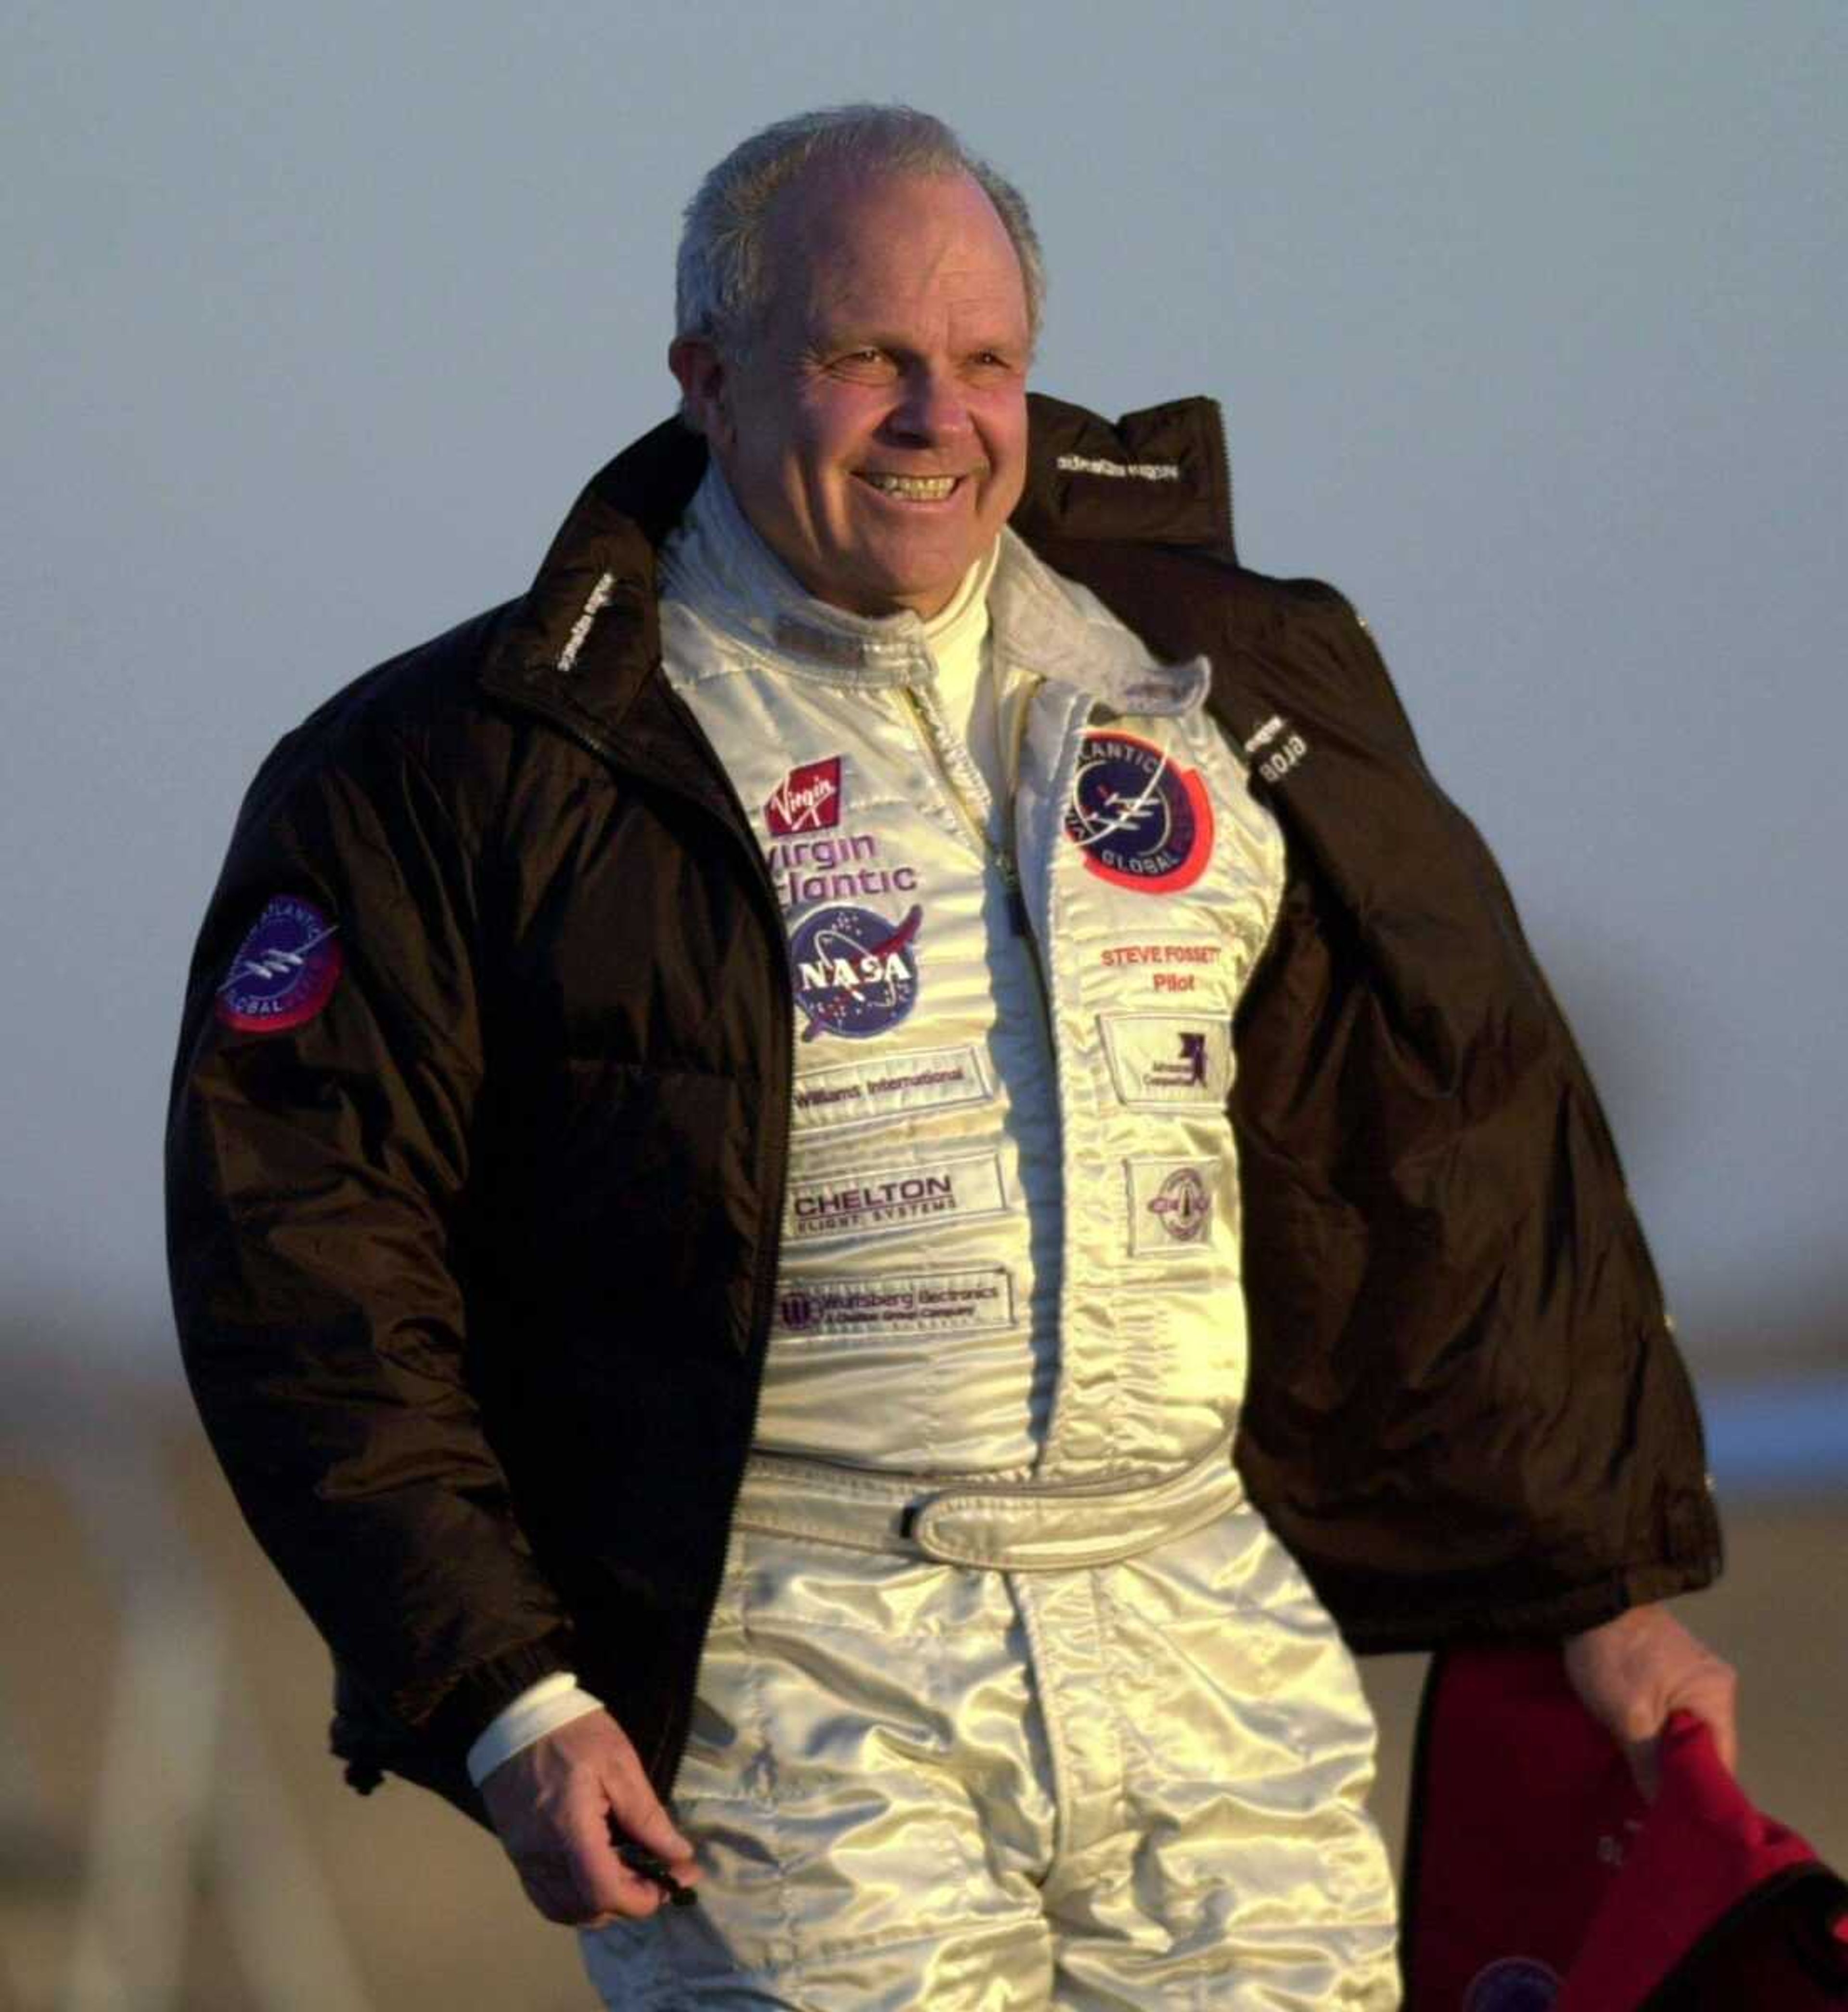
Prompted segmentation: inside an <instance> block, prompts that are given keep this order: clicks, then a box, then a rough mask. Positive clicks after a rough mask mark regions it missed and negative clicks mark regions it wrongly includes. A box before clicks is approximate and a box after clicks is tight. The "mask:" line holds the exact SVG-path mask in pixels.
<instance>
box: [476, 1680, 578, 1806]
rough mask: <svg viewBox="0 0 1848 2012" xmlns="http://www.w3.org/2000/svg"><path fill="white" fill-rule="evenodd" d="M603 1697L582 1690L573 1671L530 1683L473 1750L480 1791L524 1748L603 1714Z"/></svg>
mask: <svg viewBox="0 0 1848 2012" xmlns="http://www.w3.org/2000/svg"><path fill="white" fill-rule="evenodd" d="M602 1709H603V1700H602V1699H601V1698H594V1697H592V1696H591V1695H590V1693H589V1692H588V1691H583V1690H580V1689H578V1687H577V1678H576V1675H575V1674H574V1673H573V1671H569V1670H555V1671H553V1672H552V1674H551V1675H550V1676H549V1677H541V1678H540V1679H539V1681H538V1682H537V1683H536V1684H529V1685H528V1686H526V1689H524V1690H523V1691H522V1692H521V1693H520V1694H519V1696H518V1697H516V1699H515V1700H513V1702H512V1703H511V1704H509V1705H503V1706H502V1707H501V1710H500V1711H499V1713H498V1714H497V1715H496V1716H495V1717H494V1718H493V1719H491V1721H489V1723H488V1726H487V1731H486V1732H483V1734H482V1736H481V1737H480V1739H477V1740H476V1742H475V1743H474V1745H473V1746H471V1747H470V1748H469V1753H468V1767H469V1780H470V1781H472V1782H473V1783H474V1784H475V1785H476V1788H478V1789H479V1788H480V1786H481V1785H482V1783H483V1782H485V1781H486V1780H487V1778H488V1776H489V1775H491V1774H492V1773H493V1772H494V1770H495V1769H496V1768H498V1767H499V1766H500V1764H501V1762H502V1761H503V1760H511V1759H512V1757H513V1756H514V1755H515V1754H516V1753H519V1751H520V1750H521V1749H522V1748H523V1747H526V1746H531V1745H532V1744H533V1742H534V1741H535V1740H536V1739H544V1737H545V1736H546V1735H547V1734H548V1732H557V1731H558V1728H559V1727H560V1726H561V1725H569V1724H570V1722H571V1721H572V1720H573V1719H574V1718H583V1716H584V1714H585V1713H587V1712H591V1711H602Z"/></svg>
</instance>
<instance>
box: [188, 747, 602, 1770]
mask: <svg viewBox="0 0 1848 2012" xmlns="http://www.w3.org/2000/svg"><path fill="white" fill-rule="evenodd" d="M477 877H478V859H477V858H476V857H475V856H474V855H473V854H472V853H471V850H470V848H469V847H468V846H466V845H465V844H463V843H462V840H461V839H460V838H459V837H458V831H457V829H456V826H455V822H454V819H453V814H452V809H451V805H450V804H448V803H447V802H446V801H445V797H444V791H443V790H440V789H439V788H438V787H437V784H436V783H434V782H433V779H432V776H431V774H430V772H429V771H428V770H427V769H426V766H425V765H423V763H421V762H419V760H417V759H416V758H413V757H412V754H411V753H410V751H408V748H407V747H406V746H405V745H404V744H402V743H401V741H400V740H398V738H397V737H395V736H394V734H393V733H391V731H389V730H384V729H381V728H376V727H372V726H368V724H367V723H366V721H365V719H364V718H363V717H362V718H361V719H359V721H357V722H353V721H351V720H348V721H345V722H337V723H336V724H335V725H334V726H329V725H328V724H327V723H326V722H322V724H321V725H320V726H319V729H318V730H317V729H316V728H315V726H314V724H313V723H312V722H311V727H310V728H309V729H305V730H302V731H301V733H298V734H297V735H296V736H294V737H291V740H287V741H285V742H284V744H283V745H282V747H280V748H279V749H278V750H277V751H276V755H274V756H273V757H272V758H271V760H270V762H269V763H268V764H267V765H266V768H265V769H264V771H263V772H262V774H261V775H260V776H259V778H258V780H257V782H256V783H255V786H254V787H253V788H252V792H251V794H250V796H249V797H248V799H247V801H246V802H245V804H244V809H243V812H242V814H241V817H240V819H239V822H238V825H237V831H236V833H235V836H234V839H233V841H232V844H231V847H230V854H229V857H228V858H227V862H226V865H225V868H224V870H223V875H222V876H221V878H220V879H219V884H218V887H217V890H216V893H215V894H214V895H213V897H212V904H211V907H210V908H209V912H208V913H207V915H206V918H205V925H204V927H203V929H202V932H201V934H200V936H199V940H198V947H197V950H196V952H195V954H194V959H193V962H192V966H191V972H190V975H189V977H188V981H187V994H186V1004H185V1011H184V1025H183V1029H182V1033H181V1038H180V1052H179V1058H178V1061H177V1067H176V1072H175V1079H174V1085H173V1101H172V1106H171V1111H170V1115H169V1126H168V1134H167V1181H168V1239H169V1268H170V1274H171V1279H172V1285H173V1303H174V1307H175V1312H176V1316H177V1323H178V1327H179V1332H180V1344H181V1350H182V1354H183V1356H184V1361H185V1365H186V1369H187V1375H188V1378H189V1380H190V1382H191V1387H192V1389H193V1393H194V1397H195V1398H196V1400H197V1402H198V1407H199V1411H200V1414H201V1416H202V1418H203V1420H204V1422H205V1428H206V1430H207V1432H208V1433H209V1436H210V1438H211V1440H212V1445H213V1447H214V1448H215V1450H216V1453H217V1454H218V1457H219V1460H220V1461H221V1462H222V1463H223V1467H224V1469H225V1472H226V1473H227V1476H228V1477H229V1479H230V1483H231V1486H232V1488H233V1489H234V1492H235V1493H236V1495H237V1500H238V1502H239V1504H240V1505H241V1508H242V1510H243V1511H244V1515H245V1516H246V1518H248V1521H249V1523H250V1525H251V1527H252V1530H253V1531H254V1532H255V1535H256V1536H257V1538H258V1539H259V1542H260V1543H262V1546H263V1548H264V1549H265V1550H266V1552H267V1553H268V1554H269V1557H270V1558H271V1559H272V1560H273V1562H274V1563H275V1564H276V1567H277V1568H278V1569H279V1570H280V1571H281V1573H282V1574H283V1576H284V1579H287V1582H288V1583H289V1585H290V1586H291V1588H292V1589H293V1590H294V1593H295V1594H296V1596H297V1597H298V1599H299V1600H301V1604H302V1605H303V1606H304V1607H305V1608H306V1609H307V1611H308V1612H309V1615H310V1616H311V1618H312V1619H313V1621H314V1622H315V1625H316V1627H317V1628H318V1629H319V1630H320V1632H321V1633H322V1634H323V1636H325V1638H326V1640H327V1642H328V1643H329V1645H330V1647H331V1649H332V1650H333V1651H334V1656H335V1657H336V1660H337V1663H338V1664H340V1665H341V1669H342V1673H343V1679H344V1683H343V1688H347V1687H351V1688H352V1689H356V1690H357V1692H358V1693H360V1694H362V1695H363V1696H365V1697H366V1698H367V1699H368V1700H371V1701H375V1702H376V1703H377V1704H378V1705H380V1706H382V1707H384V1709H385V1711H387V1712H388V1713H389V1714H391V1715H392V1716H394V1717H395V1718H396V1719H397V1720H398V1721H401V1724H402V1725H404V1726H405V1727H407V1728H412V1729H414V1730H417V1731H420V1732H424V1733H426V1734H435V1735H437V1736H441V1738H442V1739H444V1742H445V1743H447V1744H448V1746H451V1747H452V1748H453V1749H455V1750H456V1751H458V1752H459V1750H460V1749H461V1748H462V1747H463V1746H466V1744H467V1742H468V1740H469V1739H471V1738H472V1737H473V1736H474V1734H475V1733H476V1732H479V1731H480V1728H481V1727H482V1726H483V1725H486V1724H487V1722H488V1721H489V1720H491V1718H493V1717H494V1714H495V1713H496V1712H497V1711H498V1710H499V1709H500V1708H501V1706H502V1705H504V1704H505V1703H506V1702H507V1701H508V1700H509V1699H511V1698H512V1697H514V1696H517V1695H518V1694H519V1693H520V1692H521V1691H522V1690H523V1689H525V1688H526V1686H528V1685H529V1684H530V1683H532V1682H533V1681H534V1680H536V1679H537V1678H540V1677H542V1676H544V1675H548V1674H550V1673H551V1671H555V1670H558V1669H561V1668H568V1667H569V1664H570V1655H569V1630H568V1627H567V1625H566V1617H565V1613H564V1611H563V1609H562V1604H561V1602H560V1600H559V1599H558V1595H557V1593H555V1590H554V1589H553V1588H552V1587H551V1585H549V1584H548V1581H547V1579H546V1578H545V1575H544V1573H543V1571H541V1570H540V1568H539V1566H538V1565H537V1563H536V1562H535V1560H534V1558H533V1554H532V1551H531V1548H530V1545H529V1543H528V1542H527V1540H526V1537H525V1536H524V1535H523V1532H522V1530H521V1529H520V1527H519V1523H518V1521H517V1520H516V1516H515V1514H514V1511H513V1507H512V1503H511V1501H510V1500H509V1493H508V1484H507V1480H506V1477H505V1474H504V1472H502V1469H501V1465H500V1464H499V1462H498V1460H497V1458H496V1457H495V1454H494V1450H493V1449H492V1447H491V1443H490V1441H489V1438H488V1436H487V1432H485V1431H484V1429H483V1417H482V1414H481V1410H480V1405H479V1404H478V1401H477V1396H476V1392H475V1390H474V1389H473V1388H472V1387H471V1375H470V1336H469V1332H468V1326H467V1321H466V1311H465V1309H466V1301H467V1290H466V1278H467V1269H468V1257H469V1217H470V1208H471V1196H472V1192H473V1189H472V1183H473V1174H474V1168H473V1165H472V1140H473V1132H474V1119H475V1115H476V1108H477V1104H478V1101H479V1099H480V1090H481V1084H482V1076H483V1025H482V1022H483V1007H482V990H483V988H482V985H481V983H480V972H481V968H482V961H483V956H484V951H483V944H482V940H481V925H480V917H479V906H478V901H477V890H476V881H477Z"/></svg>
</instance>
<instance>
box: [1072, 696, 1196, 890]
mask: <svg viewBox="0 0 1848 2012" xmlns="http://www.w3.org/2000/svg"><path fill="white" fill-rule="evenodd" d="M1065 836H1066V837H1068V839H1070V840H1072V842H1073V843H1074V844H1076V845H1077V846H1078V847H1079V849H1080V850H1081V851H1083V854H1084V863H1085V865H1086V867H1087V868H1089V869H1090V871H1091V872H1093V873H1095V874H1096V875H1097V876H1098V878H1099V879H1103V880H1108V881H1111V882H1112V883H1114V884H1115V886H1118V887H1133V888H1135V889H1136V890H1137V892H1138V893H1140V894H1178V893H1179V891H1180V890H1181V889H1183V887H1191V886H1193V883H1194V882H1195V881H1196V880H1197V879H1199V878H1200V875H1201V874H1202V873H1204V872H1205V871H1206V866H1207V862H1208V860H1209V859H1210V858H1211V857H1212V851H1213V807H1212V804H1211V802H1210V801H1209V800H1208V796H1207V793H1206V786H1205V784H1204V783H1202V782H1201V781H1200V775H1199V772H1198V771H1197V769H1183V768H1182V767H1181V766H1180V765H1179V764H1178V763H1177V762H1173V761H1171V760H1170V759H1169V758H1168V755H1166V754H1165V752H1164V751H1162V750H1161V748H1159V747H1155V746H1154V745H1153V744H1151V743H1150V742H1148V741H1147V740H1140V739H1139V738H1138V737H1136V735H1134V734H1133V733H1115V732H1114V731H1112V730H1110V729H1108V728H1092V729H1091V730H1089V731H1088V732H1087V733H1086V735H1085V737H1084V746H1083V750H1082V751H1081V752H1080V754H1079V758H1078V773H1077V774H1076V776H1074V777H1073V779H1072V797H1071V801H1070V802H1069V803H1068V804H1067V805H1066V807H1065Z"/></svg>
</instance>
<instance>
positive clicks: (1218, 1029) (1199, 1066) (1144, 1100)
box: [1097, 1013, 1232, 1111]
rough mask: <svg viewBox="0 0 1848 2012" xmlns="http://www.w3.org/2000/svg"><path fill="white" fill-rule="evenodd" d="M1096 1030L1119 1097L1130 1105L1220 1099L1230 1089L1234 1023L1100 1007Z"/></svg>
mask: <svg viewBox="0 0 1848 2012" xmlns="http://www.w3.org/2000/svg"><path fill="white" fill-rule="evenodd" d="M1097 1031H1098V1032H1099V1033H1101V1035H1102V1036H1103V1037H1104V1054H1105V1056H1106V1057H1107V1058H1108V1061H1109V1063H1110V1079H1111V1082H1112V1083H1114V1084H1115V1086H1116V1094H1117V1101H1118V1103H1119V1104H1123V1105H1125V1106H1126V1108H1129V1110H1131V1111H1160V1110H1162V1109H1165V1108H1168V1107H1169V1106H1171V1105H1174V1104H1200V1105H1218V1104H1224V1103H1225V1099H1226V1097H1227V1096H1228V1095H1229V1093H1230V1092H1231V1090H1232V1028H1231V1026H1230V1024H1229V1022H1226V1021H1225V1020H1220V1019H1215V1018H1211V1017H1209V1016H1208V1015H1193V1014H1184V1013H1100V1014H1099V1015H1097Z"/></svg>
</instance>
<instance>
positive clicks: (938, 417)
mask: <svg viewBox="0 0 1848 2012" xmlns="http://www.w3.org/2000/svg"><path fill="white" fill-rule="evenodd" d="M890 424H891V426H893V427H894V429H895V430H897V432H899V433H903V434H904V436H905V437H907V438H908V439H911V440H917V441H933V442H934V441H947V440H954V439H956V438H958V437H959V436H960V435H962V434H964V433H967V432H968V431H969V402H968V401H967V400H966V399H965V398H964V396H963V391H962V386H961V384H960V383H958V381H957V379H956V376H955V374H954V373H953V372H951V371H947V370H932V369H916V370H912V371H909V372H908V373H906V375H905V379H904V397H903V398H901V400H900V401H899V402H898V404H897V405H896V406H895V407H894V409H893V412H892V414H891V418H890Z"/></svg>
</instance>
